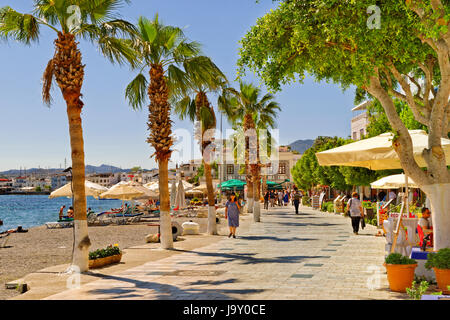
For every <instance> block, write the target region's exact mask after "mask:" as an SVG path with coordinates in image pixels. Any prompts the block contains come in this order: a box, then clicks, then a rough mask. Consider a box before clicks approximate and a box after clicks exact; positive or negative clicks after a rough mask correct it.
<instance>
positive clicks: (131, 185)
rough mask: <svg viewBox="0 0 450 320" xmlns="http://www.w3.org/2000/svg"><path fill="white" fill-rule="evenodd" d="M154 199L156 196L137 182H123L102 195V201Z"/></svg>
mask: <svg viewBox="0 0 450 320" xmlns="http://www.w3.org/2000/svg"><path fill="white" fill-rule="evenodd" d="M146 196H147V197H154V196H156V194H155V193H154V192H153V191H151V190H149V189H147V188H145V187H143V186H141V185H139V184H138V183H136V182H131V181H130V182H125V181H121V182H119V183H118V184H115V185H114V186H112V187H111V189H109V190H108V191H106V192H104V193H102V194H101V195H100V198H102V199H119V200H122V201H126V200H133V199H137V198H141V197H146Z"/></svg>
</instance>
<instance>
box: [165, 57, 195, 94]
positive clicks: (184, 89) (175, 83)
mask: <svg viewBox="0 0 450 320" xmlns="http://www.w3.org/2000/svg"><path fill="white" fill-rule="evenodd" d="M167 75H168V76H167V85H168V86H169V92H170V95H171V96H172V97H174V98H177V97H178V98H181V97H184V96H186V95H187V93H188V89H189V87H190V84H189V79H188V77H187V74H186V73H185V72H184V71H183V70H181V69H180V68H178V67H177V66H175V65H173V64H172V65H170V66H169V67H168V68H167Z"/></svg>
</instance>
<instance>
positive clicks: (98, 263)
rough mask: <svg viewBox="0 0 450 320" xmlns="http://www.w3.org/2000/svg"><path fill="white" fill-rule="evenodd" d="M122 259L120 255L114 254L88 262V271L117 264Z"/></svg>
mask: <svg viewBox="0 0 450 320" xmlns="http://www.w3.org/2000/svg"><path fill="white" fill-rule="evenodd" d="M121 259H122V254H116V255H114V256H109V257H104V258H99V259H94V260H89V269H96V268H101V267H104V266H107V265H110V264H113V263H119V262H120V260H121Z"/></svg>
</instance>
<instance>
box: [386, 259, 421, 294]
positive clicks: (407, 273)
mask: <svg viewBox="0 0 450 320" xmlns="http://www.w3.org/2000/svg"><path fill="white" fill-rule="evenodd" d="M384 266H385V267H386V271H387V276H388V281H389V288H390V289H391V290H392V291H395V292H406V288H410V287H411V285H412V282H413V281H414V270H415V269H416V267H417V264H386V263H385V264H384Z"/></svg>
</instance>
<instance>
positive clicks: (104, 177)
mask: <svg viewBox="0 0 450 320" xmlns="http://www.w3.org/2000/svg"><path fill="white" fill-rule="evenodd" d="M120 178H121V174H120V173H98V174H91V175H88V176H87V177H86V180H88V181H91V182H93V183H96V184H99V185H101V186H103V187H105V188H110V187H112V186H113V185H115V184H116V183H119V182H120V181H121V180H120Z"/></svg>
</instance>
